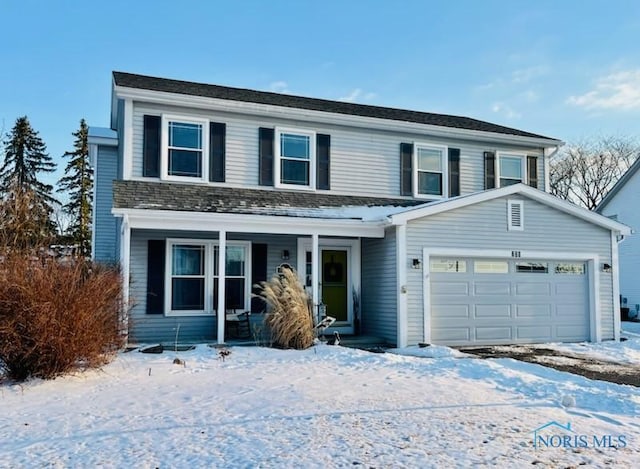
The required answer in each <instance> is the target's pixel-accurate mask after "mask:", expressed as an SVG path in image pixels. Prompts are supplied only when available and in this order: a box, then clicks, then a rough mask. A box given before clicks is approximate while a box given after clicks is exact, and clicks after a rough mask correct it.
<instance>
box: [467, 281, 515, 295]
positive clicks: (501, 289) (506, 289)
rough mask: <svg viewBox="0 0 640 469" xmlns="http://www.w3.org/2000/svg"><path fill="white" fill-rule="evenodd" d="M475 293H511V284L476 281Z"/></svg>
mask: <svg viewBox="0 0 640 469" xmlns="http://www.w3.org/2000/svg"><path fill="white" fill-rule="evenodd" d="M473 293H474V294H475V295H477V296H481V295H509V294H511V284H510V283H509V282H483V281H476V282H475V283H474V289H473Z"/></svg>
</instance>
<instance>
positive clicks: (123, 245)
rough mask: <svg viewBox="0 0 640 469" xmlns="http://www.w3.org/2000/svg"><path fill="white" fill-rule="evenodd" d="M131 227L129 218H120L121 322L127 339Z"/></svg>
mask: <svg viewBox="0 0 640 469" xmlns="http://www.w3.org/2000/svg"><path fill="white" fill-rule="evenodd" d="M130 252H131V227H130V226H129V218H128V217H127V216H124V217H122V226H121V227H120V267H121V268H122V304H123V306H124V314H123V317H122V321H123V322H124V326H125V331H126V334H127V337H128V335H129V272H130V270H131V267H130V264H131V256H130Z"/></svg>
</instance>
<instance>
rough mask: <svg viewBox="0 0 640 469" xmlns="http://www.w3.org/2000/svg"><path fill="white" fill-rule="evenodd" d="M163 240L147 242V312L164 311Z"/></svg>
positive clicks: (158, 312)
mask: <svg viewBox="0 0 640 469" xmlns="http://www.w3.org/2000/svg"><path fill="white" fill-rule="evenodd" d="M165 252H166V251H165V241H164V240H163V239H161V240H157V239H150V240H149V241H148V243H147V314H163V313H164V260H165Z"/></svg>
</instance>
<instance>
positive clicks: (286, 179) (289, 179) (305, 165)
mask: <svg viewBox="0 0 640 469" xmlns="http://www.w3.org/2000/svg"><path fill="white" fill-rule="evenodd" d="M280 163H281V164H280V168H281V178H280V179H281V182H282V184H299V185H302V186H308V185H309V162H307V161H294V160H281V161H280Z"/></svg>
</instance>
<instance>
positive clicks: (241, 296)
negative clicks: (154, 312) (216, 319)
mask: <svg viewBox="0 0 640 469" xmlns="http://www.w3.org/2000/svg"><path fill="white" fill-rule="evenodd" d="M218 245H219V243H218V241H217V240H215V241H209V240H184V239H173V240H168V241H167V269H166V270H167V280H166V284H167V285H169V287H170V288H168V289H167V292H166V298H165V301H166V304H167V306H168V307H167V308H166V311H167V312H168V313H167V314H168V315H209V314H215V313H216V311H217V309H218V291H219V288H218V285H219V278H220V277H219V272H218V259H219V246H218ZM249 259H251V243H250V242H247V241H227V248H226V263H225V271H226V272H225V309H226V310H241V311H244V310H247V309H249V308H250V300H251V292H250V287H251V281H250V279H251V266H250V261H249Z"/></svg>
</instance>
